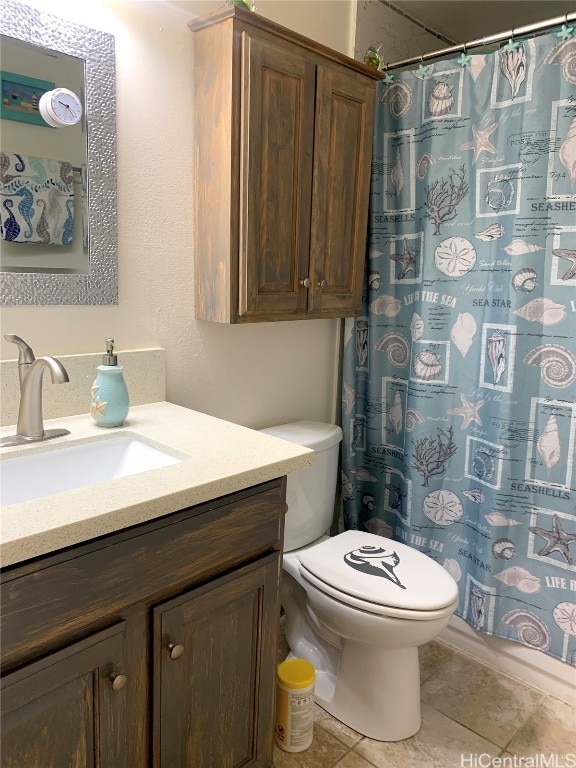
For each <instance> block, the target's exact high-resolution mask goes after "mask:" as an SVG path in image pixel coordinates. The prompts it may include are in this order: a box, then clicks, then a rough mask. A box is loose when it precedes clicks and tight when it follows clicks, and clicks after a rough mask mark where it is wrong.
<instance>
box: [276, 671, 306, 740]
mask: <svg viewBox="0 0 576 768" xmlns="http://www.w3.org/2000/svg"><path fill="white" fill-rule="evenodd" d="M315 677H316V673H315V671H314V667H313V665H312V664H310V662H309V661H304V659H286V661H283V662H282V664H279V665H278V668H277V670H276V728H275V730H274V735H275V738H276V744H278V746H279V747H280V749H283V750H284V751H285V752H303V751H304V750H305V749H308V747H309V746H310V744H312V738H313V734H314V731H313V729H314V680H315Z"/></svg>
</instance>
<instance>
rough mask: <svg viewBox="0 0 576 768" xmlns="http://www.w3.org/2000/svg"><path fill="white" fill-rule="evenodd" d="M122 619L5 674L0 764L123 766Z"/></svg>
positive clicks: (11, 767) (5, 767) (20, 767)
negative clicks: (109, 626) (107, 627)
mask: <svg viewBox="0 0 576 768" xmlns="http://www.w3.org/2000/svg"><path fill="white" fill-rule="evenodd" d="M125 642H126V641H125V624H124V622H122V623H120V624H117V625H115V626H114V627H111V628H110V629H108V630H105V631H103V632H98V633H96V634H94V635H92V636H90V637H88V638H86V639H85V640H82V641H80V642H78V643H74V644H73V645H70V646H67V647H66V648H64V649H63V650H61V651H59V652H57V653H53V654H51V655H49V656H46V657H44V658H43V659H41V660H40V661H37V662H34V663H32V664H28V665H27V666H25V667H22V668H21V669H19V670H17V671H15V672H12V673H10V674H8V675H5V676H4V677H3V678H2V680H1V682H0V691H1V710H2V743H1V748H0V757H1V760H0V762H1V764H2V768H24V766H25V768H48V766H50V768H65V767H68V766H70V767H71V766H73V767H74V768H92V767H94V768H120V766H127V765H128V764H129V761H128V748H127V747H128V745H127V740H128V739H129V738H130V734H129V733H127V730H128V729H127V728H126V707H127V703H128V700H129V696H130V681H129V680H128V679H127V678H126V676H125V675H124V672H125Z"/></svg>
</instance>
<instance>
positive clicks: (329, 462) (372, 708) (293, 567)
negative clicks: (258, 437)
mask: <svg viewBox="0 0 576 768" xmlns="http://www.w3.org/2000/svg"><path fill="white" fill-rule="evenodd" d="M263 431H265V432H267V433H268V434H272V435H274V436H276V437H280V438H282V439H287V440H291V441H292V442H298V443H299V444H301V445H306V446H308V447H310V448H313V449H314V450H316V451H317V455H316V456H315V463H314V465H313V466H312V467H311V468H309V469H306V470H302V471H301V472H296V473H294V474H293V475H289V476H288V488H287V504H288V511H287V514H286V532H285V548H284V556H283V573H282V582H281V595H280V599H281V604H282V607H283V608H284V611H285V614H286V639H287V642H288V645H289V647H290V650H291V653H292V654H293V655H294V656H297V657H299V658H304V659H306V660H307V661H310V662H311V663H312V664H313V665H314V667H315V669H316V689H315V697H316V701H317V703H318V704H319V705H320V706H321V707H323V708H324V709H326V710H327V711H328V712H329V713H330V714H332V715H333V716H334V717H336V718H337V719H338V720H340V721H341V722H343V723H345V724H346V725H348V726H349V727H351V728H353V729H354V730H356V731H358V732H359V733H361V734H363V735H365V736H369V737H370V738H372V739H377V740H380V741H399V740H401V739H405V738H408V737H410V736H413V735H414V734H415V733H417V731H418V730H419V728H420V725H421V713H420V667H419V659H418V647H419V646H420V645H424V644H425V643H428V642H429V641H430V640H432V639H433V638H434V637H436V636H437V635H438V634H439V633H440V632H441V631H442V629H444V627H445V626H446V625H447V624H448V622H449V620H450V617H451V615H452V613H453V612H454V610H455V608H456V606H457V603H458V588H457V585H456V582H455V581H454V579H453V578H452V577H451V576H450V574H448V573H447V571H445V570H444V568H442V567H441V566H440V565H439V564H438V563H436V562H435V561H434V560H432V559H431V558H430V557H428V556H426V555H424V554H423V553H421V552H419V551H417V550H415V549H413V548H411V547H408V546H406V545H405V544H401V543H399V542H396V541H392V540H390V539H386V538H384V537H382V536H377V535H375V534H372V533H367V532H364V531H345V532H343V533H340V534H338V535H337V536H333V537H329V536H327V535H326V534H327V531H328V530H329V527H330V523H331V521H332V514H333V505H334V496H335V489H336V470H337V460H338V443H339V442H340V440H341V431H340V429H339V428H338V427H335V426H333V425H325V424H320V423H318V422H295V423H293V424H286V425H283V426H280V427H272V428H269V429H266V430H263Z"/></svg>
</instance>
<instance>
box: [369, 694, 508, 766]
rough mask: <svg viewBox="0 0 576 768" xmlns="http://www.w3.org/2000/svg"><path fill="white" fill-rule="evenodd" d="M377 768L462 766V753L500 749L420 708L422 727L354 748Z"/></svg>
mask: <svg viewBox="0 0 576 768" xmlns="http://www.w3.org/2000/svg"><path fill="white" fill-rule="evenodd" d="M354 752H356V753H358V754H360V755H362V757H364V758H366V760H368V761H369V763H372V764H373V765H374V766H376V768H461V765H462V755H465V756H469V755H475V754H486V755H489V756H491V757H494V756H496V755H497V754H498V753H499V752H500V749H499V747H497V746H495V745H494V744H490V742H488V741H487V740H486V739H483V738H482V737H481V736H478V735H477V734H475V733H472V731H469V730H468V729H467V728H464V727H463V726H462V725H459V724H458V723H455V722H454V721H453V720H450V719H449V718H448V717H446V716H445V715H443V714H442V713H441V712H438V711H437V710H435V709H432V707H429V706H426V705H424V706H423V707H422V728H421V729H420V731H419V732H418V733H417V734H416V736H412V738H410V739H405V740H404V741H396V742H383V741H373V740H372V739H363V740H362V741H361V742H360V743H359V744H357V745H356V746H355V747H354Z"/></svg>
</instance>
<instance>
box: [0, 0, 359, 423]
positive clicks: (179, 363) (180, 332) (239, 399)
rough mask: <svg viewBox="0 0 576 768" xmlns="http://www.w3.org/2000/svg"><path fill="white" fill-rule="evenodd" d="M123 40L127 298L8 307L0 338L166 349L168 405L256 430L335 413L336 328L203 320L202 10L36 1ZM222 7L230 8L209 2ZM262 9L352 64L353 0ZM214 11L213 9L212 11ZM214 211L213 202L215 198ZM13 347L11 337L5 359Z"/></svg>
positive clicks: (106, 1)
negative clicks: (196, 143)
mask: <svg viewBox="0 0 576 768" xmlns="http://www.w3.org/2000/svg"><path fill="white" fill-rule="evenodd" d="M28 4H29V5H33V6H35V7H40V8H43V9H44V10H48V11H49V12H51V13H54V14H56V15H58V16H61V17H65V18H69V19H70V20H72V21H75V22H76V23H81V24H85V25H87V26H91V27H94V28H98V29H102V30H104V31H106V32H110V33H113V34H114V35H115V37H116V59H117V61H116V67H117V93H116V97H117V109H118V125H117V133H118V218H119V232H118V235H119V291H120V301H119V304H118V306H114V307H7V308H3V309H2V312H1V320H2V332H3V333H8V332H13V333H17V334H18V335H20V336H22V337H24V338H25V339H26V340H27V341H28V342H29V343H30V344H31V346H32V347H33V348H34V351H35V352H36V354H37V355H41V354H54V355H58V354H74V353H81V352H96V351H99V350H101V349H102V347H103V343H104V339H105V338H106V337H107V336H113V337H114V338H115V339H116V342H117V346H118V349H119V350H122V349H137V348H143V347H154V346H162V347H165V348H166V367H167V399H169V400H171V401H172V402H176V403H178V404H180V405H184V406H187V407H190V408H194V409H197V410H200V411H204V412H206V413H209V414H213V415H216V416H219V417H221V418H225V419H228V420H231V421H234V422H237V423H241V424H245V425H247V426H253V427H260V426H265V425H270V424H273V423H277V422H283V421H289V420H294V419H300V418H310V419H318V420H330V419H331V418H332V413H333V402H334V399H335V397H336V396H337V395H336V393H335V379H336V368H337V346H338V345H337V337H338V328H339V322H338V321H335V320H313V321H300V322H281V323H262V324H256V325H251V326H232V327H228V326H220V325H216V324H211V323H206V322H201V321H196V320H195V319H194V290H193V288H194V286H193V263H194V245H193V243H194V233H193V213H192V208H193V178H194V168H193V162H192V155H193V151H192V135H193V124H194V123H193V120H194V113H193V89H192V54H191V43H192V33H191V32H189V31H188V29H187V26H186V22H187V21H188V20H189V19H190V18H192V10H193V9H195V8H198V7H199V6H200V5H201V4H200V3H194V2H186V3H184V2H173V3H170V4H167V3H164V2H160V1H156V2H154V1H151V2H149V1H145V0H91V1H90V2H89V3H79V2H75V0H28ZM202 5H204V6H210V5H212V7H218V6H219V5H221V3H213V4H210V3H203V4H202ZM257 5H258V11H259V12H260V13H262V15H265V16H269V17H270V18H273V19H274V20H275V21H278V22H279V23H282V24H284V25H286V26H290V27H292V28H293V29H295V30H296V31H298V32H301V33H302V34H306V35H308V36H310V37H314V38H315V39H317V40H319V41H320V42H322V43H324V44H326V45H329V46H331V47H333V48H337V49H338V50H340V51H342V52H345V53H350V52H351V47H352V44H351V40H352V36H353V25H352V24H351V16H352V10H353V8H354V4H353V2H352V0H336V1H335V2H332V0H319V1H314V0H307V2H285V1H284V0H259V2H258V3H257ZM204 10H205V9H204ZM214 204H215V205H217V204H218V201H214ZM13 357H14V347H13V346H12V345H9V344H7V343H5V342H4V341H3V340H2V358H4V359H6V358H13Z"/></svg>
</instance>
